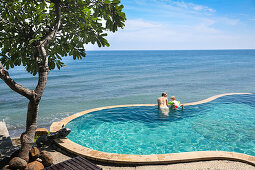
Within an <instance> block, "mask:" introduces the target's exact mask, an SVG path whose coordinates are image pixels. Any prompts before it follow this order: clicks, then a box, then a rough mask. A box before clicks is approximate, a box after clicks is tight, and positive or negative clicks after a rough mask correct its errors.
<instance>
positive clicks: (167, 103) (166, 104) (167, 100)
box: [166, 98, 168, 107]
mask: <svg viewBox="0 0 255 170" xmlns="http://www.w3.org/2000/svg"><path fill="white" fill-rule="evenodd" d="M166 105H167V107H168V98H166Z"/></svg>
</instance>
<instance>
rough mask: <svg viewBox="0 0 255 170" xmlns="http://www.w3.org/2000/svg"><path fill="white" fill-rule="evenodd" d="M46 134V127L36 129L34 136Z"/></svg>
mask: <svg viewBox="0 0 255 170" xmlns="http://www.w3.org/2000/svg"><path fill="white" fill-rule="evenodd" d="M42 135H48V130H47V129H46V128H40V129H36V131H35V136H42Z"/></svg>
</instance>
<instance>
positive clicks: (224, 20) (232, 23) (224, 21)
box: [218, 17, 239, 25]
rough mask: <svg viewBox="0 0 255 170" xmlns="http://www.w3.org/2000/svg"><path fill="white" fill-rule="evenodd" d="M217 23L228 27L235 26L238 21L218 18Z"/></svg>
mask: <svg viewBox="0 0 255 170" xmlns="http://www.w3.org/2000/svg"><path fill="white" fill-rule="evenodd" d="M218 20H219V21H221V22H222V23H225V24H228V25H237V24H238V23H239V19H231V18H226V17H224V18H218Z"/></svg>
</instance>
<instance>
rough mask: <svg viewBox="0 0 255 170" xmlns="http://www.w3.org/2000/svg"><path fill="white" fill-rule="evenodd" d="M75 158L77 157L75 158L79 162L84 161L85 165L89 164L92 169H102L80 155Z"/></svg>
mask: <svg viewBox="0 0 255 170" xmlns="http://www.w3.org/2000/svg"><path fill="white" fill-rule="evenodd" d="M76 158H77V160H79V161H80V162H83V163H85V164H86V165H87V166H89V167H90V168H92V169H95V170H101V169H102V168H100V167H98V166H97V165H95V164H93V163H92V162H90V161H88V160H87V159H85V158H83V157H81V156H78V157H76Z"/></svg>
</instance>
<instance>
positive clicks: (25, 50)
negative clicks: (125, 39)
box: [0, 0, 126, 75]
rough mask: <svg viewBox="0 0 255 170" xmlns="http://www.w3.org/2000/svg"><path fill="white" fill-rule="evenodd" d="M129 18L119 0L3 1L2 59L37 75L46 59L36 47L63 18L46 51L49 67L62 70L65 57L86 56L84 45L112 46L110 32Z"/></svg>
mask: <svg viewBox="0 0 255 170" xmlns="http://www.w3.org/2000/svg"><path fill="white" fill-rule="evenodd" d="M57 5H58V6H57ZM56 13H59V15H56ZM125 20H126V17H125V13H124V12H123V5H121V4H120V1H119V0H1V1H0V62H1V63H2V64H3V65H4V66H5V68H6V69H7V70H8V69H9V68H10V67H11V68H13V67H14V66H20V65H23V66H25V68H26V70H27V71H28V72H30V73H32V74H33V75H36V74H37V73H38V70H39V68H38V63H40V62H41V60H42V58H37V56H38V54H37V53H38V51H37V50H36V47H38V46H39V45H40V44H41V43H43V42H42V41H45V39H46V40H47V36H48V37H50V36H53V35H51V33H52V32H53V31H54V29H55V27H56V25H57V23H56V22H58V21H59V22H61V23H59V25H58V27H59V28H58V29H57V31H56V32H53V33H54V34H55V35H54V36H55V38H54V39H52V41H49V44H47V46H46V47H45V50H46V53H47V58H48V67H49V70H52V69H55V67H57V68H58V69H60V68H61V67H62V66H63V65H64V63H63V62H62V61H61V60H62V57H64V56H67V55H70V56H73V59H81V58H82V57H85V55H86V53H85V49H84V44H88V43H92V44H95V43H96V44H97V45H98V46H99V47H101V46H109V43H108V41H107V40H106V38H105V37H106V36H107V32H115V31H117V30H118V28H123V27H124V21H125Z"/></svg>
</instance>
